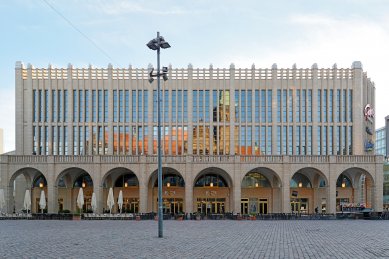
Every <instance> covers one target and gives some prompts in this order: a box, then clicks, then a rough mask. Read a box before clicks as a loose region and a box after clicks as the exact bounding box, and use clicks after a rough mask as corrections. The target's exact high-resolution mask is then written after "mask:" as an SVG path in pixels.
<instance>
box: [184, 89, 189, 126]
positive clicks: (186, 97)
mask: <svg viewBox="0 0 389 259" xmlns="http://www.w3.org/2000/svg"><path fill="white" fill-rule="evenodd" d="M184 122H188V90H184Z"/></svg>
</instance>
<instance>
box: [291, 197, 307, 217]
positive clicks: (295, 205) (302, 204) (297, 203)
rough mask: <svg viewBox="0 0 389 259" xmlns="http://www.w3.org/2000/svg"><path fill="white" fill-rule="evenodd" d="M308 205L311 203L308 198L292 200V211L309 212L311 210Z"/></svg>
mask: <svg viewBox="0 0 389 259" xmlns="http://www.w3.org/2000/svg"><path fill="white" fill-rule="evenodd" d="M308 205H309V203H308V199H307V198H301V199H291V200H290V207H291V211H292V213H308V212H309V207H308Z"/></svg>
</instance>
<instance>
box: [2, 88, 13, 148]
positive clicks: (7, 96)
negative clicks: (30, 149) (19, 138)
mask: <svg viewBox="0 0 389 259" xmlns="http://www.w3.org/2000/svg"><path fill="white" fill-rule="evenodd" d="M0 96H1V102H0V118H1V119H0V128H2V129H3V133H4V152H9V151H12V150H14V149H15V91H14V89H13V88H0Z"/></svg>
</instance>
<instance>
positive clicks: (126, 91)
mask: <svg viewBox="0 0 389 259" xmlns="http://www.w3.org/2000/svg"><path fill="white" fill-rule="evenodd" d="M125 95H126V97H125V98H126V119H125V122H130V91H129V90H125Z"/></svg>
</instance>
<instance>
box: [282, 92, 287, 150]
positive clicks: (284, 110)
mask: <svg viewBox="0 0 389 259" xmlns="http://www.w3.org/2000/svg"><path fill="white" fill-rule="evenodd" d="M287 94H288V90H282V122H286V114H287V110H286V107H287V105H288V103H287V100H288V99H287ZM284 146H286V144H285V145H284Z"/></svg>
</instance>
